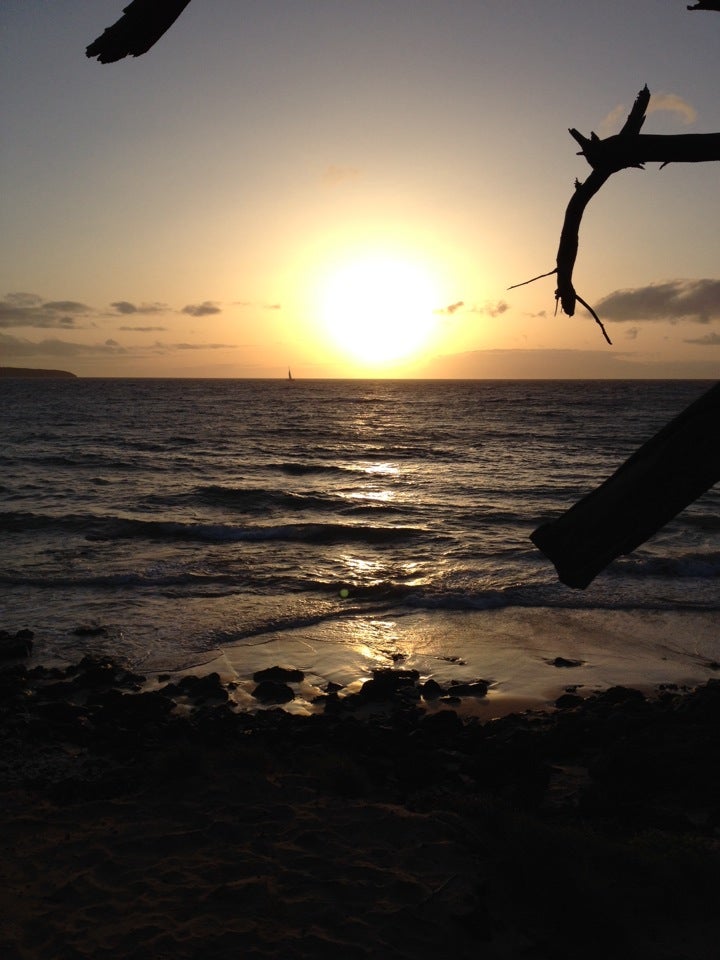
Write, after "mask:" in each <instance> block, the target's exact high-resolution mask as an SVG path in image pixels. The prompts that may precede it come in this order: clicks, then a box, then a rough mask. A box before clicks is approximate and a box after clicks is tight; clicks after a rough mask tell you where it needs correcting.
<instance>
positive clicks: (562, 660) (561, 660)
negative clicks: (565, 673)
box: [549, 657, 585, 669]
mask: <svg viewBox="0 0 720 960" xmlns="http://www.w3.org/2000/svg"><path fill="white" fill-rule="evenodd" d="M549 663H550V665H551V666H553V667H564V668H566V669H570V668H571V667H581V666H582V665H583V664H584V663H585V661H584V660H568V659H567V658H566V657H555V659H554V660H550V661H549Z"/></svg>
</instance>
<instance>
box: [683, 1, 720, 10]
mask: <svg viewBox="0 0 720 960" xmlns="http://www.w3.org/2000/svg"><path fill="white" fill-rule="evenodd" d="M688 10H717V11H720V3H718V2H717V0H715V2H713V0H698V2H697V3H696V4H695V6H693V7H691V6H688Z"/></svg>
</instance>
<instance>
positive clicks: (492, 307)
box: [471, 300, 510, 317]
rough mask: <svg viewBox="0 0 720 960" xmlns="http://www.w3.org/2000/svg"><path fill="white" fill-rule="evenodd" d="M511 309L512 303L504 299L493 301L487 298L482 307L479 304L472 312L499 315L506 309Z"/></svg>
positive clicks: (491, 315) (489, 315) (490, 315)
mask: <svg viewBox="0 0 720 960" xmlns="http://www.w3.org/2000/svg"><path fill="white" fill-rule="evenodd" d="M509 309H510V305H509V304H508V303H506V302H505V301H504V300H497V301H496V302H495V303H493V302H492V301H490V300H486V301H485V303H484V304H483V305H482V306H481V307H480V306H478V305H477V304H476V305H475V306H474V307H473V308H472V311H471V312H472V313H483V314H485V315H486V316H488V317H499V316H500V314H502V313H505V311H506V310H509Z"/></svg>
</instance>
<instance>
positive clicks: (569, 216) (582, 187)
mask: <svg viewBox="0 0 720 960" xmlns="http://www.w3.org/2000/svg"><path fill="white" fill-rule="evenodd" d="M649 103H650V91H649V90H648V88H647V87H646V86H645V87H643V89H642V90H641V91H640V93H639V94H638V95H637V97H636V98H635V103H634V104H633V106H632V110H631V111H630V113H629V114H628V117H627V120H626V121H625V123H624V124H623V128H622V130H621V131H620V133H619V134H617V136H616V137H615V138H613V139H616V140H620V141H622V140H631V139H633V138H634V137H637V135H638V134H639V133H640V130H641V128H642V125H643V123H645V111H646V110H647V107H648V104H649ZM570 134H571V136H573V137H574V138H575V139H576V140H577V139H578V138H579V137H581V134H578V133H577V131H576V130H570ZM585 142H588V143H594V142H597V143H602V141H601V140H599V138H598V137H597V136H596V135H595V134H592V136H591V138H590V140H589V141H586V138H585V137H582V143H581V146H582V145H583V143H585ZM631 165H632V164H626V166H631ZM592 167H593V170H592V173H591V174H590V176H589V177H588V178H587V180H585V181H584V182H583V183H580V182H579V181H576V183H575V193H574V194H573V195H572V197H571V198H570V202H569V203H568V205H567V209H566V210H565V219H564V221H563V226H562V230H561V232H560V245H559V246H558V252H557V258H556V263H557V289H556V291H555V299H556V300H559V301H560V306H561V307H562V309H563V311H564V312H565V313H566V314H567V315H568V316H569V317H572V316H573V315H574V314H575V305H576V302H577V300H578V296H577V293H576V292H575V287H574V286H573V269H574V267H575V260H576V259H577V252H578V245H579V235H580V223H581V221H582V218H583V214H584V213H585V208H586V207H587V205H588V203H590V201H591V200H592V198H593V197H594V196H595V194H596V193H597V192H598V190H599V189H600V188H601V187H602V186H603V184H604V183H605V182H606V181H607V180H608V179H609V178H610V177H611V176H612V175H613V173H616V172H617V171H618V170H620V169H622V167H618V166H617V165H616V164H615V163H612V164H602V163H596V164H592ZM598 322H599V321H598ZM606 339H607V335H606Z"/></svg>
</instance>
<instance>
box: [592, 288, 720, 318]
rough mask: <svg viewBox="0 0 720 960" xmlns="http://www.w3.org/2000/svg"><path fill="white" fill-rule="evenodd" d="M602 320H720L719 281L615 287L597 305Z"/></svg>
mask: <svg viewBox="0 0 720 960" xmlns="http://www.w3.org/2000/svg"><path fill="white" fill-rule="evenodd" d="M594 306H595V309H596V311H597V313H598V314H599V315H600V317H602V319H603V320H611V321H614V322H617V323H624V322H626V321H632V322H634V323H635V322H637V321H640V320H646V321H670V322H671V323H676V322H677V321H678V320H692V321H694V322H695V323H709V322H710V321H711V320H718V319H720V280H668V281H666V282H665V283H652V284H650V285H649V286H647V287H635V288H631V289H627V290H615V291H613V292H612V293H610V294H608V296H607V297H603V299H602V300H600V301H599V302H598V303H596V304H595V305H594Z"/></svg>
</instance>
